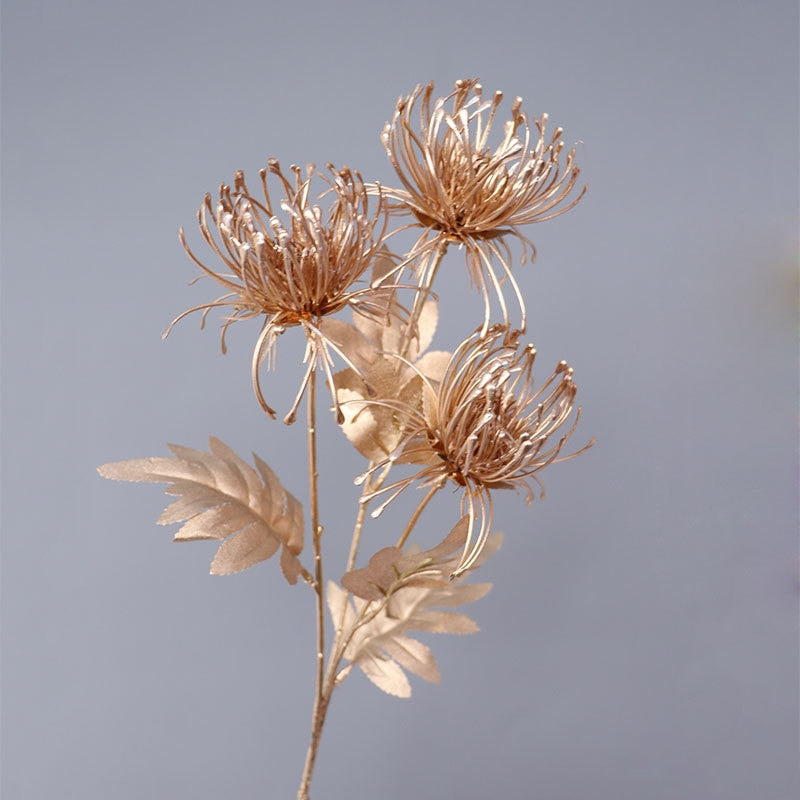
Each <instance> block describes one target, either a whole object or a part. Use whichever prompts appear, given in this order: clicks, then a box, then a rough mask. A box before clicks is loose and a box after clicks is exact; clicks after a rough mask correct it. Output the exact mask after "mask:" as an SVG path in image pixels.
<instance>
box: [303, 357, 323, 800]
mask: <svg viewBox="0 0 800 800" xmlns="http://www.w3.org/2000/svg"><path fill="white" fill-rule="evenodd" d="M316 403H317V371H316V369H314V370H312V372H311V377H310V379H309V384H308V483H309V502H310V505H311V536H312V539H313V543H314V591H316V593H317V605H316V610H317V665H316V680H315V686H314V710H313V711H312V712H311V741H310V743H309V745H308V752H307V753H306V763H305V766H304V767H303V777H302V778H301V780H300V788H299V789H298V790H297V800H308V789H309V786H310V784H311V775H312V773H313V771H314V762H315V761H316V758H317V750H318V749H319V738H320V735H321V734H322V723H323V722H325V712H326V711H327V706H328V703H327V702H324V701H323V681H324V676H325V671H324V668H325V602H324V584H323V580H322V550H321V547H320V539H321V538H322V526H321V525H320V523H319V497H318V494H317V480H318V478H319V472H318V471H317V408H316Z"/></svg>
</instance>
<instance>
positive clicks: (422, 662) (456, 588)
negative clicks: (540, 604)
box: [328, 517, 501, 697]
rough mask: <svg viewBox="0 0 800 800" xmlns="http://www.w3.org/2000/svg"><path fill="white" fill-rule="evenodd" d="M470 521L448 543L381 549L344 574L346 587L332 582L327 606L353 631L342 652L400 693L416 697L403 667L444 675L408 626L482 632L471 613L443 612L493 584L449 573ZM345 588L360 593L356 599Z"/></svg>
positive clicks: (434, 677) (495, 541)
mask: <svg viewBox="0 0 800 800" xmlns="http://www.w3.org/2000/svg"><path fill="white" fill-rule="evenodd" d="M467 527H468V520H467V518H466V517H463V518H462V519H461V520H459V522H458V523H457V524H456V525H455V527H454V528H453V529H452V530H451V531H450V533H449V534H448V536H447V537H446V538H445V539H444V541H442V542H441V543H440V544H438V545H436V547H433V548H431V549H429V550H425V551H422V552H420V551H419V550H418V549H417V548H408V550H407V551H406V552H401V551H400V550H399V549H398V548H396V547H386V548H383V549H382V550H379V551H378V552H377V553H375V555H373V556H372V558H370V560H369V564H368V565H367V566H366V567H365V568H363V569H360V570H352V571H351V572H348V573H347V574H346V575H345V576H344V577H343V578H342V584H343V586H344V587H346V588H342V587H340V586H338V585H337V584H335V583H331V584H329V586H328V606H329V608H330V611H331V616H332V617H333V620H334V624H335V625H338V624H339V623H340V621H341V620H342V619H344V620H345V623H344V628H345V629H346V630H349V631H351V632H352V636H351V637H350V640H349V643H348V646H347V648H346V649H345V652H344V657H345V658H346V659H347V660H348V661H350V662H351V663H353V664H357V665H358V666H359V668H360V669H361V670H362V672H363V673H364V674H365V675H366V676H367V678H369V679H370V680H371V681H372V682H373V683H374V684H375V685H376V686H377V687H378V688H379V689H382V690H383V691H385V692H387V693H389V694H392V695H395V696H397V697H408V696H410V694H411V686H410V684H409V683H408V679H407V678H406V677H405V675H404V674H403V670H404V669H405V670H407V671H408V672H412V673H414V674H415V675H418V676H419V677H421V678H423V679H424V680H427V681H431V682H438V681H439V680H440V678H441V675H440V672H439V667H438V665H437V663H436V659H435V658H434V656H433V653H432V652H431V650H430V648H428V647H427V646H426V645H424V644H423V643H422V642H419V641H417V640H416V639H413V638H411V637H410V636H408V632H409V631H413V630H417V631H425V632H429V633H457V634H462V633H475V632H476V631H477V630H478V626H477V624H476V623H475V622H474V621H473V620H472V619H470V618H469V617H468V616H467V615H466V614H461V613H458V612H453V611H443V610H442V607H453V606H459V605H463V604H465V603H470V602H472V601H473V600H477V599H478V598H480V597H483V595H485V594H486V593H487V592H488V591H489V589H490V588H491V584H489V583H476V584H468V583H463V578H464V577H465V576H464V575H462V576H461V577H459V578H457V579H455V580H451V579H450V575H451V573H452V571H453V569H455V567H456V566H457V565H458V563H459V561H460V556H461V552H460V551H461V548H462V547H463V545H464V542H465V540H466V531H467ZM500 540H501V537H500V536H499V534H494V535H493V536H491V537H490V542H491V545H490V548H489V552H490V553H491V552H495V551H496V550H497V548H498V547H499V542H500ZM487 544H489V543H487ZM481 555H482V557H481V559H480V561H481V562H483V561H485V557H484V554H481ZM465 574H469V572H468V573H465ZM346 590H349V591H351V592H353V593H354V594H356V595H357V596H356V598H354V599H353V600H352V601H350V600H349V595H348V592H347V591H346ZM401 676H402V678H401Z"/></svg>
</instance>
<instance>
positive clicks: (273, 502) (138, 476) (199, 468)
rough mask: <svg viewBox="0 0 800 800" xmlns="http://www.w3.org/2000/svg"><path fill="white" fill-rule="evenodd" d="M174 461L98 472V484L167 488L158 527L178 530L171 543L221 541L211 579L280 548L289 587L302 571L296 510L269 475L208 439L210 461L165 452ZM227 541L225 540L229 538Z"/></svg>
mask: <svg viewBox="0 0 800 800" xmlns="http://www.w3.org/2000/svg"><path fill="white" fill-rule="evenodd" d="M169 448H170V450H171V451H172V452H173V453H174V455H175V457H174V458H139V459H132V460H129V461H117V462H114V463H111V464H104V465H103V466H102V467H98V472H99V473H100V474H101V475H102V476H103V477H105V478H111V479H113V480H125V481H149V482H151V483H169V484H170V485H169V486H167V488H166V490H165V491H166V493H167V494H171V495H177V496H178V499H177V500H175V501H174V502H173V503H171V504H170V505H168V506H167V508H166V509H165V510H164V512H163V513H162V514H161V516H160V517H159V520H158V522H159V524H162V525H168V524H171V523H174V522H183V521H184V520H185V522H184V524H183V526H182V527H181V528H180V529H179V530H178V532H177V533H176V534H175V541H177V542H184V541H193V540H197V539H217V540H222V539H226V540H227V541H224V542H223V543H222V544H221V545H220V547H219V549H218V550H217V554H216V556H215V557H214V560H213V562H212V564H211V574H212V575H229V574H231V573H234V572H240V571H241V570H243V569H247V568H248V567H251V566H253V565H254V564H257V563H259V562H260V561H265V560H266V559H268V558H270V557H272V556H273V555H274V554H275V553H276V552H277V551H278V549H279V548H280V549H281V550H282V552H281V570H282V571H283V574H284V576H285V577H286V580H287V581H288V582H289V583H292V584H294V583H296V582H297V578H298V575H299V574H300V572H301V570H302V567H301V565H300V562H299V561H298V559H297V556H298V555H299V554H300V552H301V551H302V549H303V507H302V505H301V504H300V502H299V501H298V500H297V498H295V497H294V496H293V495H292V494H290V493H289V492H287V491H286V490H285V489H284V488H283V486H282V485H281V483H280V481H279V480H278V478H277V476H276V475H275V473H274V472H273V471H272V470H271V469H270V468H269V467H268V466H267V465H266V464H265V463H264V462H263V461H262V460H261V459H260V458H258V456H256V455H254V456H253V458H254V461H255V464H256V469H253V467H251V466H250V465H249V464H248V463H247V462H245V461H243V460H242V459H241V458H239V456H237V455H236V453H234V451H233V450H231V448H230V447H228V446H227V445H226V444H224V443H223V442H221V441H220V440H219V439H217V438H215V437H213V436H212V437H210V439H209V450H210V452H209V453H205V452H203V451H202V450H194V449H192V448H189V447H182V446H180V445H174V444H172V445H169ZM229 537H230V538H229Z"/></svg>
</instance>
